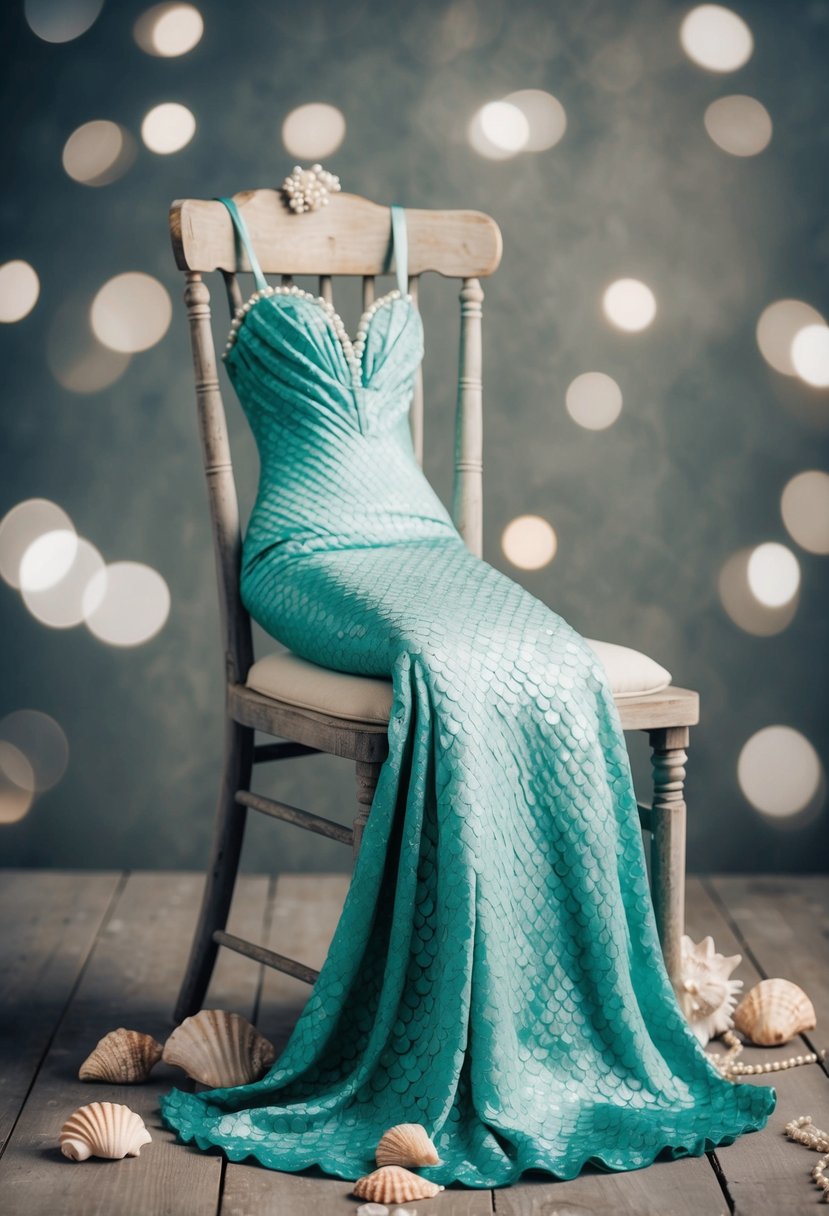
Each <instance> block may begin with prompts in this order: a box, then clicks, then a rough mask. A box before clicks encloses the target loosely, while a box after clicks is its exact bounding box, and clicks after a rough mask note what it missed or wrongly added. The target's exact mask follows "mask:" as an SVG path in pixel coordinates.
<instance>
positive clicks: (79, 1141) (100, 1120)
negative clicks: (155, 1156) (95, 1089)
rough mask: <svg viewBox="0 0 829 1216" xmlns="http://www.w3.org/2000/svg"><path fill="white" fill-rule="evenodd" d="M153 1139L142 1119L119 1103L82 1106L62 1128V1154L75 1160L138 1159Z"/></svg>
mask: <svg viewBox="0 0 829 1216" xmlns="http://www.w3.org/2000/svg"><path fill="white" fill-rule="evenodd" d="M151 1140H152V1136H151V1135H150V1133H149V1132H148V1131H147V1129H146V1127H145V1126H144V1120H143V1119H142V1118H141V1116H140V1115H137V1114H136V1113H135V1111H134V1110H130V1108H129V1107H128V1106H122V1105H121V1104H120V1103H118V1102H90V1104H89V1106H80V1107H79V1108H78V1109H77V1110H76V1111H75V1112H74V1114H72V1115H70V1116H69V1118H68V1119H67V1120H66V1122H65V1123H64V1125H63V1127H62V1128H61V1129H60V1151H61V1152H62V1153H63V1155H64V1157H69V1158H71V1160H72V1161H86V1159H87V1158H88V1157H109V1158H112V1159H119V1158H121V1157H137V1156H138V1155H139V1153H140V1152H141V1147H142V1145H144V1144H149V1143H150V1141H151Z"/></svg>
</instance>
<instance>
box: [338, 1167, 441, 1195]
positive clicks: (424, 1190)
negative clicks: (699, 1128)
mask: <svg viewBox="0 0 829 1216" xmlns="http://www.w3.org/2000/svg"><path fill="white" fill-rule="evenodd" d="M442 1190H443V1187H442V1186H438V1184H437V1183H436V1182H430V1181H429V1179H428V1178H421V1177H420V1175H419V1174H413V1173H412V1171H411V1170H407V1169H404V1168H403V1166H402V1165H381V1166H380V1168H379V1169H377V1170H372V1172H371V1173H370V1174H364V1175H363V1177H362V1178H358V1179H357V1181H356V1182H355V1183H354V1188H353V1194H355V1195H357V1196H358V1198H360V1199H370V1200H371V1201H372V1202H373V1203H406V1202H408V1200H409V1199H432V1198H433V1196H435V1195H437V1194H438V1193H439V1192H440V1191H442Z"/></svg>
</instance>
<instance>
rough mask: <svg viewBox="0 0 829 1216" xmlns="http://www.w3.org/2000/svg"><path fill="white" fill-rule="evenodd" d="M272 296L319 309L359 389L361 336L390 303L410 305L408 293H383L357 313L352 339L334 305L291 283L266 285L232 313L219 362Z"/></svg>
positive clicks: (361, 352)
mask: <svg viewBox="0 0 829 1216" xmlns="http://www.w3.org/2000/svg"><path fill="white" fill-rule="evenodd" d="M276 295H281V296H292V297H293V298H294V299H299V300H303V299H304V300H309V301H310V302H311V303H313V304H318V305H319V306H320V308H322V310H323V313H324V315H325V316H326V318H327V319H328V321H329V323H330V325H331V328H332V330H333V331H334V336H335V337H336V338H337V340H338V341H339V343H340V346H341V347H342V350H343V354H344V355H345V359H346V362H347V363H348V365H349V367H350V368H351V373H352V381H353V384H354V385H355V386H358V387H362V373H363V352H364V351H365V335H366V333H367V332H368V326H369V323H370V321H371V318H372V317H373V316H374V314H375V313H376V312H378V311H379V310H380V309H381V308H383V307H385V306H386V305H387V304H390V303H392V302H393V301H394V300H398V299H399V300H405V301H408V302H409V303H411V304H413V303H414V301H413V299H412V294H411V292H409V291H407V292H406V294H405V295H403V294H402V293H401V291H400V288H399V287H394V288H392V290H391V291H387V292H386V293H385V295H382V296H378V298H377V299H376V300H374V301H373V303H372V304H370V305H369V307H368V308H364V309H363V311H362V312H361V313H360V318H359V320H358V322H357V333H356V336H355V337H354V338H353V339H352V338H351V336H350V335H349V333H348V331H347V329H346V327H345V321H344V320H343V318H342V317H341V316H340V314H339V313H338V312H337V310H336V309H335V307H334V305H333V304H332V303H331V302H330V301H329V300H326V299H325V297H324V296H315V295H314V293H313V292H311V291H305V290H304V289H303V288H301V287H297V286H296V284H293V283H292V284H290V285H288V284H280V285H279V286H278V287H273V286H271V285H270V284H268V286H267V287H263V288H260V289H259V290H257V291H254V292H253V293H252V294H251V295H249V296H248V298H247V300H245V301H244V303H242V304H240V305H239V307H238V308H237V309H236V311H235V312H234V314H233V320H232V321H231V324H230V331H229V333H228V337H227V342H226V343H225V348H224V351H223V352H222V359H223V360H226V359H227V356H228V355H229V353H230V350H231V348H232V347H233V345H234V344H235V341H236V335H237V333H238V331H239V330H240V329H241V327H242V324H243V323H244V319H245V317H246V316H247V314H248V313H249V312H250V311H251V309H252V308H255V307H256V305H257V304H258V303H259V302H260V301H261V300H266V299H267V300H269V299H271V298H272V297H273V296H276Z"/></svg>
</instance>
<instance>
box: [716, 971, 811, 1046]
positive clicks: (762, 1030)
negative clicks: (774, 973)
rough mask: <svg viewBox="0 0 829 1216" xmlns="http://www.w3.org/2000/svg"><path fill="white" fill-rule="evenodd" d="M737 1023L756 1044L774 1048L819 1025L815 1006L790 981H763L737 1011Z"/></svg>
mask: <svg viewBox="0 0 829 1216" xmlns="http://www.w3.org/2000/svg"><path fill="white" fill-rule="evenodd" d="M734 1025H735V1026H736V1028H737V1029H738V1030H739V1031H740V1033H741V1034H744V1035H745V1036H746V1038H747V1039H750V1040H751V1042H752V1043H757V1044H758V1045H759V1046H761V1047H774V1046H776V1045H777V1044H778V1043H788V1042H789V1040H790V1039H793V1038H795V1036H796V1035H799V1034H800V1033H801V1032H802V1031H804V1030H814V1028H815V1026H816V1025H817V1018H816V1016H815V1007H814V1005H813V1004H812V1002H811V1001H810V1000H809V998H808V996H807V995H806V993H805V992H804V991H803V989H802V988H798V986H797V984H793V983H792V982H791V981H790V980H782V979H770V980H760V983H759V984H755V985H754V987H753V988H752V989H751V990H750V991H749V992H747V993H746V995H745V996H744V997H743V999H742V1000H741V1001H740V1003H739V1005H738V1006H737V1008H736V1009H735V1010H734Z"/></svg>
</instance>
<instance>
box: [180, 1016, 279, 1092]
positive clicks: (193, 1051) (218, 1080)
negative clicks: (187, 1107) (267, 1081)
mask: <svg viewBox="0 0 829 1216" xmlns="http://www.w3.org/2000/svg"><path fill="white" fill-rule="evenodd" d="M161 1058H162V1059H163V1060H164V1062H165V1064H177V1065H178V1066H179V1068H183V1069H184V1071H185V1072H186V1073H187V1075H188V1077H192V1078H193V1080H194V1081H201V1083H202V1084H203V1085H209V1086H210V1088H211V1089H225V1088H226V1087H228V1086H231V1085H247V1084H249V1082H251V1081H258V1080H259V1078H260V1077H261V1076H262V1075H263V1073H265V1072H267V1070H268V1069H269V1068H270V1066H271V1064H273V1062H274V1059H275V1058H276V1051H275V1049H274V1046H273V1043H270V1042H269V1041H268V1040H267V1039H266V1038H265V1037H264V1035H261V1034H260V1033H259V1031H258V1030H257V1029H256V1027H255V1026H251V1024H250V1022H249V1021H248V1020H247V1018H243V1017H242V1015H241V1014H239V1013H226V1012H225V1011H224V1010H223V1009H202V1010H200V1011H199V1012H198V1013H195V1014H193V1016H192V1017H190V1018H185V1019H184V1021H183V1022H182V1023H181V1025H180V1026H178V1027H177V1028H176V1029H175V1030H174V1031H173V1033H172V1034H171V1035H170V1037H169V1039H168V1040H167V1042H166V1043H165V1044H164V1051H163V1053H162V1057H161Z"/></svg>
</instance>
